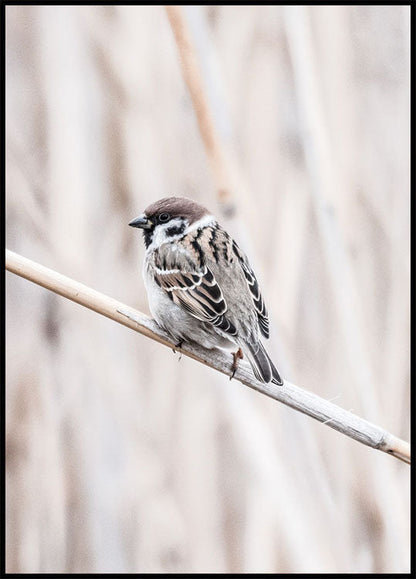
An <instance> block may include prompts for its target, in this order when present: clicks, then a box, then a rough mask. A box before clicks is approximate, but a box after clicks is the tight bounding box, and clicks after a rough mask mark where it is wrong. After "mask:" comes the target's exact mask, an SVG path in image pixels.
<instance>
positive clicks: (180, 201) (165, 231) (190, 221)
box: [129, 197, 214, 248]
mask: <svg viewBox="0 0 416 579" xmlns="http://www.w3.org/2000/svg"><path fill="white" fill-rule="evenodd" d="M212 221H214V218H213V217H212V215H210V213H209V211H208V210H207V209H206V208H205V207H203V206H202V205H199V203H195V201H192V200H191V199H187V198H186V197H164V198H163V199H159V200H158V201H156V202H155V203H152V205H149V207H147V209H145V210H144V213H142V215H139V217H136V219H133V221H130V223H129V225H130V226H131V227H138V228H140V229H142V230H143V235H144V242H145V245H146V248H149V247H151V246H152V248H155V247H158V246H159V245H161V244H162V243H166V242H168V241H173V240H174V239H178V238H179V237H181V236H182V235H186V233H188V231H190V230H192V229H194V228H197V227H203V226H204V225H208V224H209V223H210V222H212Z"/></svg>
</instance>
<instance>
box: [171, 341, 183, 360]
mask: <svg viewBox="0 0 416 579" xmlns="http://www.w3.org/2000/svg"><path fill="white" fill-rule="evenodd" d="M182 344H183V340H180V341H179V342H178V343H177V344H175V345H174V347H173V348H172V352H173V353H174V354H176V348H182ZM181 359H182V352H180V353H179V358H178V362H180V361H181Z"/></svg>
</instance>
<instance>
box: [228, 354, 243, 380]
mask: <svg viewBox="0 0 416 579" xmlns="http://www.w3.org/2000/svg"><path fill="white" fill-rule="evenodd" d="M243 358H244V356H243V350H242V349H241V348H238V350H237V352H233V365H232V366H231V370H232V371H233V373H232V374H231V376H230V380H232V379H233V378H234V375H235V373H236V372H237V368H238V361H239V360H242V359H243Z"/></svg>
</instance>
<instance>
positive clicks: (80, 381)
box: [6, 6, 410, 573]
mask: <svg viewBox="0 0 416 579" xmlns="http://www.w3.org/2000/svg"><path fill="white" fill-rule="evenodd" d="M6 16H7V22H6V34H7V37H6V42H7V54H6V56H7V63H6V82H7V84H6V96H7V103H6V104H7V107H6V121H7V140H6V145H7V164H6V168H7V190H6V191H7V197H6V203H7V207H6V208H7V246H8V248H9V249H12V250H13V251H16V252H19V253H21V254H22V255H24V256H25V257H29V258H31V259H34V260H35V261H38V262H40V263H42V264H44V265H46V266H48V267H52V268H55V269H56V270H58V271H59V272H61V273H63V274H66V275H68V276H70V277H73V278H75V279H76V280H78V281H81V282H83V283H85V284H87V285H90V286H91V287H93V288H95V289H97V290H99V291H102V292H104V293H106V294H108V295H110V296H113V297H114V298H116V299H118V300H121V301H123V302H125V303H127V304H129V305H131V306H134V307H137V308H138V309H140V310H142V311H145V312H148V308H147V300H146V295H145V291H144V287H143V283H142V279H141V263H142V259H143V244H142V241H141V239H140V236H138V235H137V231H133V230H132V229H131V228H129V227H128V226H127V223H128V222H129V221H130V220H131V219H132V218H134V217H136V216H137V215H138V214H139V213H140V212H141V211H142V209H143V208H144V207H146V206H147V205H148V204H149V203H151V202H152V201H154V200H155V199H157V198H159V197H162V196H166V195H169V194H176V195H183V194H185V195H187V196H190V197H193V198H194V199H196V200H198V201H201V202H203V203H204V204H205V205H207V206H208V207H209V208H210V209H211V210H212V211H213V212H214V213H216V214H217V215H218V217H219V218H220V220H221V221H222V222H223V223H224V225H226V226H227V227H228V228H229V230H230V231H231V232H232V233H233V234H234V235H235V236H236V238H237V239H238V241H239V243H240V244H241V245H242V246H243V247H244V249H245V250H246V252H247V253H248V254H249V256H250V259H251V262H252V264H253V265H254V268H255V270H256V272H257V274H258V277H259V279H260V280H261V285H262V288H263V293H264V296H265V298H266V302H267V304H268V307H269V310H270V315H271V328H272V339H271V340H270V342H269V343H268V344H267V347H268V350H269V352H270V354H272V356H273V358H274V360H275V362H276V364H277V365H278V367H279V368H280V369H281V371H282V373H283V375H284V376H286V377H287V378H290V380H291V381H293V382H294V383H296V384H298V385H299V386H302V387H304V388H306V389H307V390H311V391H313V392H315V393H317V394H318V395H320V396H322V397H324V398H326V399H331V400H333V401H334V402H335V403H337V404H339V405H340V406H342V407H344V408H346V409H352V410H353V411H354V412H355V413H357V414H359V415H361V416H362V417H364V418H367V419H369V420H371V421H374V422H376V423H377V424H379V425H381V426H383V427H385V428H386V429H388V430H390V431H391V432H392V433H394V434H396V435H397V436H400V437H403V438H405V439H408V438H409V278H410V275H409V8H408V7H405V6H358V7H357V6H356V7H354V6H332V7H322V6H312V7H309V8H308V7H284V6H276V7H272V6H270V7H250V6H245V7H239V6H236V7H230V6H228V7H227V6H225V7H218V6H206V7H192V8H188V9H187V10H186V17H187V21H188V24H189V27H190V30H191V33H192V35H193V38H194V41H195V46H196V49H197V55H198V58H199V61H200V63H201V70H202V75H203V79H204V85H205V89H206V94H207V95H208V98H209V102H210V106H211V110H212V111H213V118H214V120H215V124H216V128H217V130H218V133H219V135H220V137H221V139H222V141H223V143H224V146H225V147H226V149H227V151H228V154H229V156H230V158H231V160H232V162H233V169H234V170H235V172H236V174H238V179H239V182H240V185H241V188H240V186H239V187H236V188H235V189H234V190H233V193H234V195H235V203H236V207H237V210H238V211H237V216H236V217H235V218H234V219H232V220H229V219H227V218H226V217H224V216H222V213H221V207H220V205H219V203H218V201H217V192H216V187H215V180H214V179H213V175H212V173H211V170H210V165H209V162H208V159H207V156H206V153H205V150H204V147H203V144H202V141H201V138H200V134H199V131H198V125H197V123H196V120H195V115H194V112H193V108H192V103H191V101H190V98H189V94H188V91H187V88H186V85H185V84H184V81H183V78H182V74H181V68H180V63H179V59H178V53H177V48H176V46H175V43H174V38H173V35H172V31H171V29H170V26H169V22H168V19H167V16H166V13H165V11H164V9H163V8H162V7H157V6H155V7H125V6H124V7H121V6H120V7H114V6H113V7H112V6H107V7H103V6H84V7H76V6H69V7H56V6H49V7H45V6H20V7H16V6H9V7H7V9H6ZM6 283H7V319H6V323H7V326H6V329H7V384H6V386H7V397H6V403H7V407H6V411H7V416H6V418H7V425H6V428H7V472H6V474H7V513H6V514H7V570H8V571H9V572H32V573H39V572H111V571H114V572H169V571H171V572H276V573H282V572H289V573H290V572H305V573H309V572H315V573H316V572H338V573H340V572H344V573H365V572H370V573H373V572H395V573H397V572H408V571H409V467H408V466H406V465H405V464H403V463H401V462H399V461H397V460H395V459H393V458H391V457H389V456H387V455H385V454H382V453H379V452H377V451H374V450H371V449H369V448H367V447H365V446H362V445H360V444H358V443H357V442H354V441H352V440H350V439H347V438H345V437H343V436H341V435H340V434H338V433H336V432H334V431H333V430H331V429H329V428H327V427H325V426H322V425H321V424H318V423H316V422H315V421H313V420H311V419H310V418H307V417H305V416H302V415H299V414H297V413H296V412H294V411H292V410H290V409H288V408H286V407H284V406H282V405H280V404H278V403H277V402H275V401H273V400H269V399H267V398H265V397H263V396H261V395H260V394H258V393H256V392H254V391H250V390H249V389H247V388H245V387H243V386H242V385H241V384H239V383H237V382H229V380H228V379H227V378H226V377H224V376H220V375H218V374H217V373H215V372H214V371H212V370H209V369H207V368H205V367H202V366H201V365H199V364H197V363H196V362H193V361H191V360H189V359H186V358H183V359H182V360H181V361H180V362H178V357H177V356H174V355H173V353H172V352H171V351H170V350H169V349H167V348H163V347H161V346H159V345H158V344H156V343H154V342H151V341H150V340H147V339H145V338H144V337H141V336H139V335H137V334H135V333H133V332H131V331H129V330H127V329H125V328H123V327H121V326H118V325H117V324H115V323H113V322H110V321H109V320H107V319H104V318H101V317H100V316H98V315H96V314H94V313H92V312H90V311H87V310H85V309H83V308H81V307H80V306H77V305H75V304H73V303H71V302H68V301H66V300H64V299H63V298H60V297H57V296H55V295H53V294H51V293H49V292H47V291H46V290H44V289H42V288H39V287H37V286H35V285H33V284H31V283H29V282H27V281H25V280H23V279H21V278H17V277H16V276H13V275H12V274H7V276H6Z"/></svg>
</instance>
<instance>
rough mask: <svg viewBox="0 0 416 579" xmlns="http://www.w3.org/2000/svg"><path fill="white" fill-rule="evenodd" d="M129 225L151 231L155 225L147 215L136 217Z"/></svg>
mask: <svg viewBox="0 0 416 579" xmlns="http://www.w3.org/2000/svg"><path fill="white" fill-rule="evenodd" d="M129 225H130V226H131V227H139V228H140V229H151V228H152V227H153V223H152V222H151V221H150V219H148V218H147V217H146V216H145V215H140V216H139V217H136V219H133V221H130V223H129Z"/></svg>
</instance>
